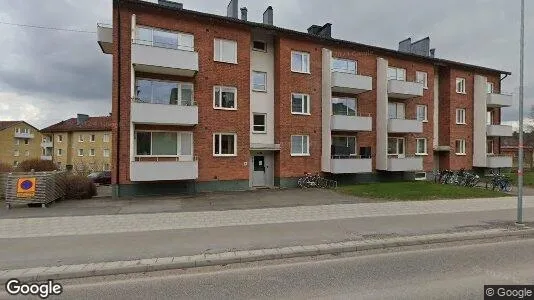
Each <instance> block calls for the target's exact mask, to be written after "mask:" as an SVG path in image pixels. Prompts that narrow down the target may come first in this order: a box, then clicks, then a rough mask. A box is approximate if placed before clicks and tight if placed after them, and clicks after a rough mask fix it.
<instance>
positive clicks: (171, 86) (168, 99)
mask: <svg viewBox="0 0 534 300" xmlns="http://www.w3.org/2000/svg"><path fill="white" fill-rule="evenodd" d="M134 100H135V101H137V102H143V103H152V104H167V105H182V106H191V105H193V104H194V101H193V100H194V93H193V84H192V83H188V82H176V81H163V80H154V79H144V78H143V79H137V80H136V96H135V99H134Z"/></svg>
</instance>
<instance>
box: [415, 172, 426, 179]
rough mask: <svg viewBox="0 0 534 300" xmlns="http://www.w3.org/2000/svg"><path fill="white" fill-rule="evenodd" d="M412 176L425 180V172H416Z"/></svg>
mask: <svg viewBox="0 0 534 300" xmlns="http://www.w3.org/2000/svg"><path fill="white" fill-rule="evenodd" d="M421 175H422V176H421ZM414 177H415V178H414V180H417V181H424V180H426V172H416V173H415V174H414Z"/></svg>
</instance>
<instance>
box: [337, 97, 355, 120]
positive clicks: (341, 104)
mask: <svg viewBox="0 0 534 300" xmlns="http://www.w3.org/2000/svg"><path fill="white" fill-rule="evenodd" d="M356 104H357V102H356V99H355V98H337V97H332V114H333V115H340V116H355V115H356V113H357V105H356Z"/></svg>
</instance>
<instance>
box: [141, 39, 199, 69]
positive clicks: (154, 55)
mask: <svg viewBox="0 0 534 300" xmlns="http://www.w3.org/2000/svg"><path fill="white" fill-rule="evenodd" d="M132 64H133V67H134V69H135V70H136V71H138V72H147V73H155V74H168V75H178V76H185V77H193V76H195V75H196V73H197V72H198V52H195V51H186V50H180V49H176V48H163V47H157V46H151V45H144V44H141V43H135V42H134V43H132Z"/></svg>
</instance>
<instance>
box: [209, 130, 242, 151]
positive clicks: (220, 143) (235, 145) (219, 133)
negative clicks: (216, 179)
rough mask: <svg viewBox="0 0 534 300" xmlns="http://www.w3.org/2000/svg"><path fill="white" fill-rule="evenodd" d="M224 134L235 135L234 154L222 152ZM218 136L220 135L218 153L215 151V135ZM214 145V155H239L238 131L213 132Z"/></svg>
mask: <svg viewBox="0 0 534 300" xmlns="http://www.w3.org/2000/svg"><path fill="white" fill-rule="evenodd" d="M223 135H232V136H234V153H232V154H222V153H221V152H222V136H223ZM216 136H219V149H218V150H219V153H218V154H216V153H215V137H216ZM212 142H213V147H212V150H213V151H212V153H213V156H216V157H225V156H237V134H236V133H231V132H217V133H214V134H213V141H212Z"/></svg>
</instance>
